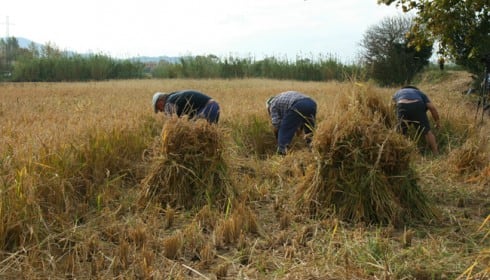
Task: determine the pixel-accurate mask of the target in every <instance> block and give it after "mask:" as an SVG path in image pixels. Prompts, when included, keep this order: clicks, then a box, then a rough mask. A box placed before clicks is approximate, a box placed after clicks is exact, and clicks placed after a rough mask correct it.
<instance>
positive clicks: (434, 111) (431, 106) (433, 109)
mask: <svg viewBox="0 0 490 280" xmlns="http://www.w3.org/2000/svg"><path fill="white" fill-rule="evenodd" d="M426 105H427V109H429V111H430V114H431V115H432V118H433V119H434V122H435V123H436V124H435V126H434V127H435V128H438V127H439V120H440V118H439V112H438V111H437V109H436V107H435V106H434V104H432V103H431V102H429V103H427V104H426Z"/></svg>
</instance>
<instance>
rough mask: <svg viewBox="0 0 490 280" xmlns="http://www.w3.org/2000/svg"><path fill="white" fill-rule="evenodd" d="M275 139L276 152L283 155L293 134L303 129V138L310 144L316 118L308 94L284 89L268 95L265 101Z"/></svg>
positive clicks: (314, 106)
mask: <svg viewBox="0 0 490 280" xmlns="http://www.w3.org/2000/svg"><path fill="white" fill-rule="evenodd" d="M266 107H267V111H268V112H269V116H270V117H271V122H272V126H273V127H274V134H275V136H276V139H277V146H278V147H277V153H278V154H280V155H285V154H286V153H287V149H288V146H289V144H291V141H292V140H293V137H294V134H295V133H296V132H297V131H298V130H299V129H301V128H302V129H303V132H304V135H305V140H306V143H307V144H308V145H311V141H312V138H313V129H314V127H315V119H316V107H317V105H316V102H315V101H314V100H313V99H312V98H311V97H309V96H307V95H305V94H303V93H301V92H297V91H286V92H282V93H280V94H278V95H276V96H272V97H270V98H269V99H268V100H267V102H266Z"/></svg>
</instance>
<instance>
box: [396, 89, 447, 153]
mask: <svg viewBox="0 0 490 280" xmlns="http://www.w3.org/2000/svg"><path fill="white" fill-rule="evenodd" d="M393 102H394V103H395V105H396V115H397V119H398V128H399V129H401V132H402V133H403V135H406V134H407V130H408V127H409V126H410V125H413V126H415V127H416V128H417V131H419V132H420V133H421V134H422V135H423V136H424V137H425V140H426V142H427V143H428V144H429V146H430V148H431V150H432V153H433V154H434V155H438V154H439V150H438V147H437V142H436V137H435V136H434V133H432V131H431V127H430V123H429V118H428V116H427V110H429V111H430V113H431V115H432V118H433V119H434V121H435V126H434V127H435V128H438V127H439V113H438V111H437V109H436V107H435V106H434V104H433V103H432V102H431V101H430V99H429V97H427V95H426V94H425V93H423V92H422V91H421V90H419V89H418V88H416V87H414V86H404V87H402V88H401V89H400V90H398V91H397V92H396V93H395V94H394V95H393Z"/></svg>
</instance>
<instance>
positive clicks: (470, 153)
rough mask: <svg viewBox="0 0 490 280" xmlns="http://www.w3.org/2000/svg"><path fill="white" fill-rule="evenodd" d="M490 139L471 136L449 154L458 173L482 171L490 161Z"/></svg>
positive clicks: (450, 160)
mask: <svg viewBox="0 0 490 280" xmlns="http://www.w3.org/2000/svg"><path fill="white" fill-rule="evenodd" d="M489 159H490V153H489V151H488V139H486V138H484V137H471V138H468V139H467V140H466V142H465V143H464V144H463V145H462V146H461V147H459V148H456V149H454V150H453V151H452V152H451V154H450V155H449V163H450V164H451V166H452V167H453V170H454V171H455V172H456V173H457V174H470V173H473V172H475V171H481V170H482V169H483V168H485V166H487V164H488V163H489Z"/></svg>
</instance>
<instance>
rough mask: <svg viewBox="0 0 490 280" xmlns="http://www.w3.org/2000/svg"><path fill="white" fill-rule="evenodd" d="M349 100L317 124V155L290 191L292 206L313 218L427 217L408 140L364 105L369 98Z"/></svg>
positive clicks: (399, 220) (379, 219)
mask: <svg viewBox="0 0 490 280" xmlns="http://www.w3.org/2000/svg"><path fill="white" fill-rule="evenodd" d="M354 100H356V101H355V102H353V103H349V102H346V103H345V104H347V106H345V108H342V110H340V111H341V114H337V115H336V116H334V117H332V118H330V119H328V120H326V121H324V122H322V123H321V125H320V126H319V127H318V129H317V131H316V133H315V137H314V140H313V151H314V152H315V153H316V159H317V160H316V163H315V164H313V165H310V166H309V169H308V170H307V173H306V175H305V180H304V182H303V183H302V184H300V185H299V187H298V188H297V190H296V196H297V201H298V206H299V207H300V208H301V209H303V210H306V211H307V212H308V213H309V214H310V215H312V216H314V217H323V216H327V215H331V214H334V215H337V216H338V217H339V218H340V219H343V220H349V221H352V222H366V223H392V224H394V225H399V224H400V223H404V222H407V221H408V220H409V219H412V218H417V219H418V218H430V217H433V216H434V213H435V212H434V211H433V209H431V208H430V207H429V205H428V201H427V198H426V196H425V195H424V193H423V192H422V191H421V189H420V188H419V186H418V185H417V178H416V174H415V172H414V170H413V169H412V167H411V160H412V155H413V154H414V151H415V147H414V145H413V144H412V142H410V141H409V140H407V139H406V138H405V137H403V136H402V135H400V134H398V133H396V132H395V131H394V130H393V129H391V128H389V127H387V122H386V119H387V118H386V116H383V114H379V113H378V112H377V111H376V110H373V108H367V106H372V104H373V103H372V102H371V103H365V102H359V101H360V100H361V101H362V98H354ZM365 100H366V99H365ZM380 104H381V103H380Z"/></svg>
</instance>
